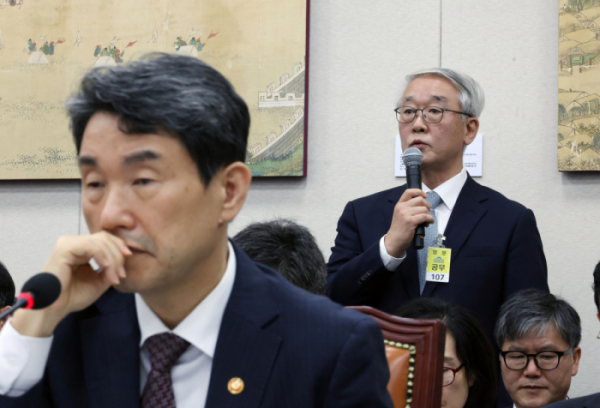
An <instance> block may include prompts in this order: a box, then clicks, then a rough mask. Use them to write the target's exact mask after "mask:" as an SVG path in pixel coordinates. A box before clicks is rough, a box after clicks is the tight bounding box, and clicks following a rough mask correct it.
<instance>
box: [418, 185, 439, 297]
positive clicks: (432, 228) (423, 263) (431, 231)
mask: <svg viewBox="0 0 600 408" xmlns="http://www.w3.org/2000/svg"><path fill="white" fill-rule="evenodd" d="M427 202H428V203H429V204H431V210H430V211H429V214H431V215H432V216H433V224H429V226H428V227H427V228H425V244H424V246H423V249H419V250H417V256H418V259H419V289H420V291H419V293H421V294H422V293H423V288H425V274H426V272H427V252H428V251H427V250H428V249H429V247H431V246H434V245H435V244H436V240H437V235H438V223H437V217H436V216H435V208H436V207H437V206H438V205H439V204H440V203H441V202H442V198H441V197H440V196H439V194H438V193H436V192H435V191H430V192H428V193H427Z"/></svg>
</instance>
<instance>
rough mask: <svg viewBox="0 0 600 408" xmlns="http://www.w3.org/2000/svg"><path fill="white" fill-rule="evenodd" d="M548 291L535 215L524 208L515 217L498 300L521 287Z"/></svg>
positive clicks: (505, 297)
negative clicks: (502, 288)
mask: <svg viewBox="0 0 600 408" xmlns="http://www.w3.org/2000/svg"><path fill="white" fill-rule="evenodd" d="M531 288H535V289H540V290H543V291H545V292H549V291H550V289H549V288H548V267H547V265H546V257H545V256H544V249H543V247H542V239H541V238H540V233H539V231H538V229H537V224H536V222H535V216H534V215H533V212H532V211H531V210H525V211H524V212H523V214H522V215H521V217H520V218H519V220H518V221H517V224H516V227H515V231H514V233H513V235H512V238H511V242H510V244H509V248H508V254H507V259H506V269H505V274H504V293H503V296H502V301H503V302H504V301H506V299H508V298H509V297H510V296H511V295H513V294H515V293H517V292H520V291H522V290H525V289H531Z"/></svg>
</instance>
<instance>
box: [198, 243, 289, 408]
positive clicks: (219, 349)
mask: <svg viewBox="0 0 600 408" xmlns="http://www.w3.org/2000/svg"><path fill="white" fill-rule="evenodd" d="M232 245H233V247H234V249H235V255H236V262H237V269H236V277H235V282H234V285H233V289H232V292H231V296H230V298H229V301H228V303H227V307H226V308H225V313H224V315H223V321H222V323H221V329H220V331H219V338H218V340H217V346H216V349H215V356H214V359H213V365H212V372H211V376H210V385H209V388H208V396H207V398H206V408H226V407H233V406H236V407H238V406H243V407H245V408H256V407H259V406H260V402H261V400H262V398H263V395H264V392H265V389H266V387H267V383H268V379H269V376H270V375H271V371H272V368H273V365H274V363H275V361H276V359H277V356H278V353H279V349H280V347H281V343H282V338H281V337H280V336H279V335H277V334H275V333H273V332H271V331H268V330H265V326H267V325H268V324H270V323H272V322H275V321H276V320H277V317H278V316H279V311H278V307H277V304H276V302H275V301H274V299H273V298H272V295H271V294H270V292H269V290H270V289H269V288H270V285H269V282H268V277H267V276H266V274H265V273H264V272H263V271H261V270H260V269H258V268H257V266H256V265H255V264H254V263H253V262H252V261H251V260H250V259H249V258H248V257H247V256H246V255H245V254H244V253H243V252H242V251H241V250H239V248H238V247H237V245H235V243H233V242H232ZM236 377H237V378H241V379H242V381H244V389H243V391H242V392H241V393H240V394H238V395H234V394H232V393H230V392H229V391H228V383H229V381H230V380H231V379H232V378H236Z"/></svg>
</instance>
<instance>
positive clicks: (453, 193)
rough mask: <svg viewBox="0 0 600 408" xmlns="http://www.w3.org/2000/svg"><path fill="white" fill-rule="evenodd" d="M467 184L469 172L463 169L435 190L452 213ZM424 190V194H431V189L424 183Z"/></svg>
mask: <svg viewBox="0 0 600 408" xmlns="http://www.w3.org/2000/svg"><path fill="white" fill-rule="evenodd" d="M466 182H467V171H466V170H465V168H464V167H463V168H462V170H461V171H460V173H458V174H457V175H456V176H454V177H452V178H451V179H449V180H446V181H444V182H443V183H442V184H440V185H439V186H437V187H436V188H434V189H433V191H435V192H436V193H438V195H439V196H440V198H441V199H442V202H443V203H444V204H446V206H447V207H448V209H449V210H450V211H452V209H453V208H454V204H456V200H458V195H459V194H460V190H462V188H463V186H464V185H465V183H466ZM422 187H423V188H422V189H423V191H424V192H426V193H427V192H429V191H431V189H430V188H429V187H427V186H426V185H425V183H422Z"/></svg>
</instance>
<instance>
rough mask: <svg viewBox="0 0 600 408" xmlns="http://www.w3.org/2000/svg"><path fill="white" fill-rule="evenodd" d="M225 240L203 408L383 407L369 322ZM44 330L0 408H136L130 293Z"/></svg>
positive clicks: (106, 298)
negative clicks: (234, 382) (238, 383)
mask: <svg viewBox="0 0 600 408" xmlns="http://www.w3.org/2000/svg"><path fill="white" fill-rule="evenodd" d="M232 245H233V246H234V248H235V254H236V258H237V271H236V278H235V282H234V285H233V290H232V292H231V297H230V299H229V302H228V303H227V306H226V309H225V313H224V315H223V321H222V324H221V329H220V331H219V338H218V341H217V346H216V349H215V355H214V360H213V365H212V372H211V377H210V384H209V388H208V395H207V401H206V407H207V408H226V407H243V408H256V407H264V408H273V407H298V408H306V407H357V408H358V407H367V406H368V407H390V408H391V407H392V402H391V399H390V397H389V394H388V393H387V389H386V386H387V382H388V379H389V370H388V365H387V361H386V357H385V352H384V346H383V337H382V334H381V330H380V329H379V326H378V325H377V324H376V323H375V321H374V320H372V319H371V318H369V317H367V316H363V315H361V314H359V313H357V312H354V311H351V310H346V309H343V308H342V307H341V306H339V305H336V304H334V303H333V302H331V301H330V300H329V299H327V298H325V297H323V296H316V295H312V294H310V293H308V292H305V291H303V290H301V289H298V288H296V287H294V286H293V285H292V284H290V283H288V282H287V281H285V280H284V279H283V278H282V277H281V275H280V274H279V273H277V272H275V271H274V270H272V269H270V268H267V267H266V266H264V265H260V264H255V263H253V262H252V261H251V260H250V259H249V258H248V257H247V256H246V255H245V254H244V253H243V252H242V251H241V250H240V249H239V247H237V245H236V244H235V243H232ZM54 336H55V337H54V342H53V344H52V349H51V352H50V356H49V360H48V364H47V367H46V372H45V375H44V379H43V380H42V381H41V382H40V383H39V384H38V385H36V386H35V387H34V388H33V389H32V390H31V391H29V392H28V393H27V394H25V395H24V396H23V397H20V398H7V397H0V407H3V408H12V407H19V408H24V407H34V408H46V407H56V408H59V407H60V408H63V407H64V408H73V407H77V408H108V407H110V408H118V407H122V408H131V407H138V406H139V400H140V362H139V354H140V353H139V342H140V331H139V325H138V321H137V315H136V308H135V302H134V296H133V295H132V294H122V293H119V292H117V291H115V290H112V289H111V290H109V291H108V292H107V293H105V294H104V295H103V296H102V297H101V298H100V299H99V300H98V301H97V302H96V303H95V304H94V305H92V306H91V307H89V308H87V309H86V310H84V311H82V312H78V313H74V314H72V315H70V316H69V317H68V318H67V319H65V320H64V321H63V322H61V324H60V325H59V327H57V329H56V331H55V335H54ZM233 377H240V378H241V379H242V380H243V381H244V383H245V387H244V390H243V392H242V393H241V394H239V395H232V394H230V393H229V392H228V390H227V383H228V382H229V380H230V379H231V378H233ZM198 403H199V404H200V403H201V401H198Z"/></svg>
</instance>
